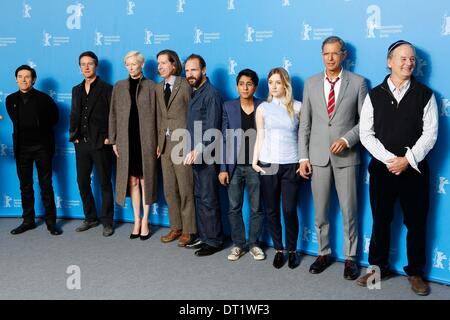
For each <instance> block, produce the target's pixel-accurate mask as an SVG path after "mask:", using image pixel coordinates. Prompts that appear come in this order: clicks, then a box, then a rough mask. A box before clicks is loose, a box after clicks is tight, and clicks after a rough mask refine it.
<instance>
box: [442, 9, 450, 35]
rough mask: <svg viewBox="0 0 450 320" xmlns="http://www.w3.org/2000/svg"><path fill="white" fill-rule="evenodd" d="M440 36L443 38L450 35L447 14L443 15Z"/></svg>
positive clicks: (449, 19)
mask: <svg viewBox="0 0 450 320" xmlns="http://www.w3.org/2000/svg"><path fill="white" fill-rule="evenodd" d="M441 34H442V35H443V36H449V35H450V16H448V15H447V14H445V15H444V23H443V24H442V31H441Z"/></svg>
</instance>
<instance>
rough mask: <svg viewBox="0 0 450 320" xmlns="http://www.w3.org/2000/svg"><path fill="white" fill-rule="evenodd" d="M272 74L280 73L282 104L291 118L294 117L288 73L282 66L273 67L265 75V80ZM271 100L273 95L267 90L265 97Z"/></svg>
mask: <svg viewBox="0 0 450 320" xmlns="http://www.w3.org/2000/svg"><path fill="white" fill-rule="evenodd" d="M274 74H278V75H280V78H281V83H282V84H283V87H284V91H285V95H284V101H283V102H284V104H285V105H286V108H287V112H288V114H289V117H290V118H291V119H293V118H294V115H295V112H294V97H293V95H292V85H291V78H290V77H289V73H288V72H287V71H286V69H284V68H273V69H272V70H270V72H269V75H268V76H267V81H269V79H270V77H271V76H273V75H274ZM272 100H273V96H272V95H271V94H270V92H269V96H268V97H267V101H268V102H271V101H272Z"/></svg>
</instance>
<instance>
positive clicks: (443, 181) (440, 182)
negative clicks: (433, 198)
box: [436, 176, 449, 194]
mask: <svg viewBox="0 0 450 320" xmlns="http://www.w3.org/2000/svg"><path fill="white" fill-rule="evenodd" d="M448 184H449V181H448V179H447V178H446V177H440V176H438V179H437V190H436V193H438V194H447V192H445V188H446V187H445V186H446V185H448Z"/></svg>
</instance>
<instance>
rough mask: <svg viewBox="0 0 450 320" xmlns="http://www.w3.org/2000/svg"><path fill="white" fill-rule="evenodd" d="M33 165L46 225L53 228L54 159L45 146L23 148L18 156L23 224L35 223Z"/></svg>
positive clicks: (54, 211)
mask: <svg viewBox="0 0 450 320" xmlns="http://www.w3.org/2000/svg"><path fill="white" fill-rule="evenodd" d="M33 163H36V169H37V173H38V179H39V187H40V189H41V199H42V203H43V205H44V208H45V216H44V219H45V223H46V224H47V225H48V226H52V225H54V224H55V223H56V205H55V194H54V192H53V186H52V157H51V155H50V154H49V152H48V151H47V150H46V149H45V148H44V147H43V146H21V147H20V148H19V152H18V154H17V155H16V168H17V176H18V177H19V182H20V192H21V197H22V209H23V213H22V217H23V223H25V224H34V223H35V221H34V219H35V216H36V213H35V211H34V190H33Z"/></svg>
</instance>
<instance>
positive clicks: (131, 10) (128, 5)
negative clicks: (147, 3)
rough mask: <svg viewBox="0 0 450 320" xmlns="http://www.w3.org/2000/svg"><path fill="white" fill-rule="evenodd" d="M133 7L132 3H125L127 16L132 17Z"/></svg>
mask: <svg viewBox="0 0 450 320" xmlns="http://www.w3.org/2000/svg"><path fill="white" fill-rule="evenodd" d="M134 7H136V4H135V3H134V1H127V16H132V15H134Z"/></svg>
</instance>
